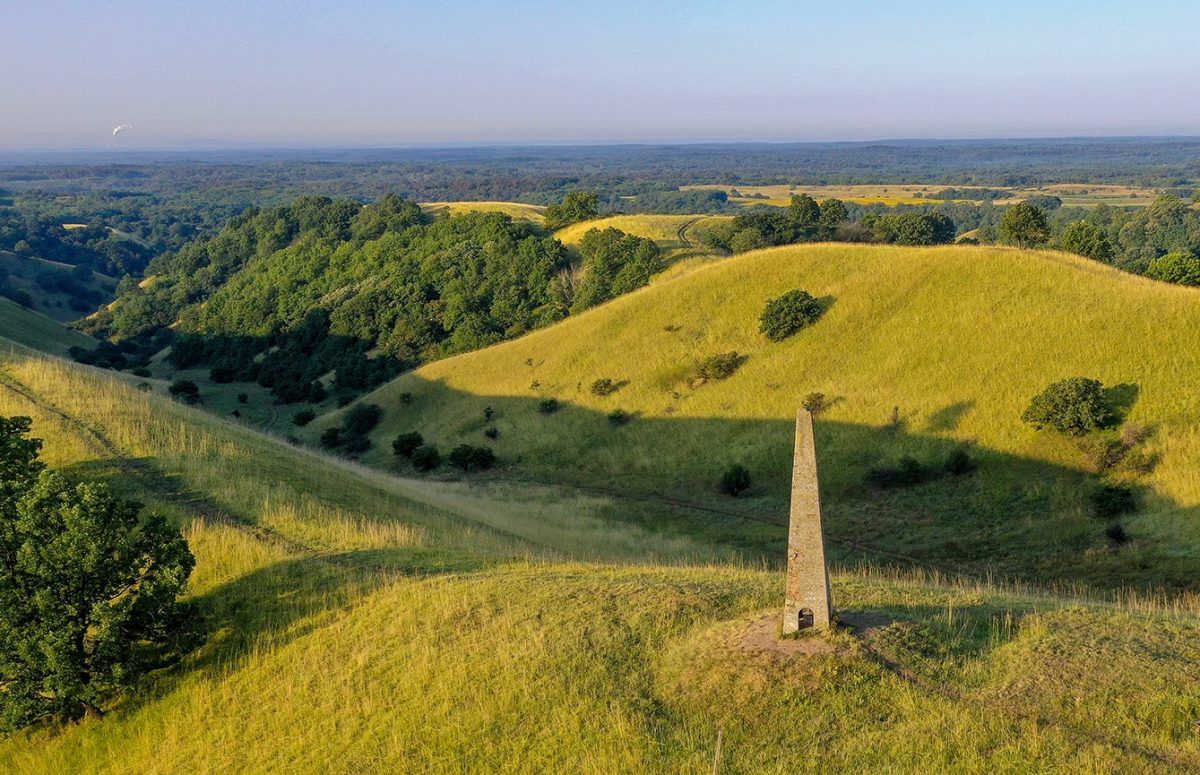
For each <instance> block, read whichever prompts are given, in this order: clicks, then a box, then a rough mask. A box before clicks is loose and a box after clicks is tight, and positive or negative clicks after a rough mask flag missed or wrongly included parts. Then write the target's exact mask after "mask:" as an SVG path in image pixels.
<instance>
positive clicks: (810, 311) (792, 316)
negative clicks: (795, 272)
mask: <svg viewBox="0 0 1200 775" xmlns="http://www.w3.org/2000/svg"><path fill="white" fill-rule="evenodd" d="M819 317H821V302H819V301H817V300H816V299H814V298H813V297H812V294H810V293H809V292H808V291H801V290H794V291H788V292H787V293H785V294H783V295H782V296H780V297H779V298H777V299H771V300H770V301H768V302H767V306H766V307H765V308H764V309H763V312H762V317H760V318H759V329H760V330H761V331H762V333H763V335H764V336H766V337H767V338H768V339H770V340H771V341H772V342H778V341H781V340H783V339H787V338H788V337H789V336H791V335H792V334H794V333H796V332H797V331H799V330H800V329H802V328H804V327H805V326H807V325H809V324H810V323H813V322H814V321H816V319H817V318H819Z"/></svg>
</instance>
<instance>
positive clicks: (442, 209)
mask: <svg viewBox="0 0 1200 775" xmlns="http://www.w3.org/2000/svg"><path fill="white" fill-rule="evenodd" d="M421 209H422V210H424V211H425V212H427V213H449V214H450V215H461V214H462V213H473V212H477V213H503V214H504V215H508V216H510V217H512V218H513V220H524V221H533V222H534V223H541V222H542V211H543V210H545V209H546V208H545V207H542V206H541V205H527V204H522V203H521V202H422V203H421Z"/></svg>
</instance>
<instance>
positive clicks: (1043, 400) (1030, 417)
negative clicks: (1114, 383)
mask: <svg viewBox="0 0 1200 775" xmlns="http://www.w3.org/2000/svg"><path fill="white" fill-rule="evenodd" d="M1021 419H1022V420H1024V421H1025V422H1027V423H1029V424H1030V425H1033V426H1034V427H1035V428H1039V429H1041V428H1053V429H1054V430H1056V431H1058V432H1060V433H1069V434H1072V435H1076V436H1080V435H1083V434H1085V433H1088V432H1090V431H1094V430H1096V429H1097V428H1100V427H1102V426H1103V425H1104V424H1105V423H1106V422H1107V421H1108V409H1107V407H1106V406H1105V403H1104V386H1103V385H1101V384H1100V382H1099V381H1098V380H1094V379H1087V378H1086V377H1071V378H1070V379H1064V380H1062V381H1060V382H1055V383H1054V384H1052V385H1050V386H1049V387H1047V388H1046V389H1045V390H1044V391H1042V392H1041V393H1040V394H1039V395H1037V396H1035V397H1034V399H1033V401H1031V402H1030V404H1029V408H1028V409H1026V410H1025V412H1024V414H1022V415H1021Z"/></svg>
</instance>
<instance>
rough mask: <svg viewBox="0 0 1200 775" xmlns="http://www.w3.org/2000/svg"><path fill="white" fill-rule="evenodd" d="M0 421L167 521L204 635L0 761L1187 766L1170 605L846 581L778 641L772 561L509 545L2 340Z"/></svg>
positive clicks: (70, 767)
mask: <svg viewBox="0 0 1200 775" xmlns="http://www.w3.org/2000/svg"><path fill="white" fill-rule="evenodd" d="M0 413H2V414H5V415H11V414H29V415H31V416H33V417H34V420H35V425H34V429H35V434H36V435H38V436H41V437H44V438H45V439H46V440H47V444H46V457H47V459H48V460H49V461H50V462H51V463H52V464H54V465H57V466H60V467H64V468H66V469H68V470H70V471H72V472H74V473H76V474H79V475H84V476H88V477H99V478H108V479H111V480H113V481H114V483H116V484H117V485H118V486H120V487H122V488H123V489H125V490H127V491H130V492H131V493H132V494H134V495H137V496H138V497H141V498H142V499H143V500H145V501H146V502H147V503H148V504H149V506H150V507H151V508H154V509H157V510H160V511H163V512H166V513H168V514H170V515H171V516H172V517H173V518H175V519H177V520H179V521H180V522H181V523H182V524H183V525H184V529H185V534H186V535H187V537H188V539H189V542H190V543H191V546H192V549H193V551H194V552H195V554H196V556H197V558H198V561H199V562H198V565H197V568H196V572H195V574H194V576H193V584H192V589H191V596H192V597H193V598H194V599H195V600H196V601H197V602H198V603H199V604H200V606H201V608H202V610H203V611H204V612H205V616H206V620H207V622H208V628H209V631H210V633H211V634H210V636H209V639H208V642H207V643H206V644H205V645H204V646H203V647H202V648H201V649H200V650H199V651H197V652H195V653H194V654H193V655H191V656H189V657H188V658H187V659H186V660H185V661H184V662H183V663H182V664H181V665H179V666H177V667H175V668H171V669H168V670H165V671H160V672H159V673H158V674H156V675H155V676H153V677H152V678H151V679H150V680H148V681H147V682H146V684H145V685H144V686H143V687H142V689H141V690H140V691H138V692H137V693H135V694H133V695H131V696H128V697H126V698H124V699H123V701H122V702H121V703H119V704H118V705H117V706H116V707H115V708H113V709H111V711H110V712H109V713H108V714H107V715H106V716H105V717H104V718H103V719H98V720H89V721H85V722H82V723H79V724H76V725H68V726H65V727H61V728H54V727H48V728H44V729H39V730H34V731H32V732H27V733H22V734H18V735H15V736H13V737H11V738H9V739H7V740H4V741H0V757H2V760H3V761H5V762H6V764H7V766H8V767H9V768H11V769H12V770H14V771H19V772H25V773H61V772H81V771H87V772H138V773H172V772H187V773H216V772H231V771H232V772H256V773H257V772H296V771H303V772H333V773H350V772H362V771H382V770H390V771H421V772H495V771H497V770H509V769H522V770H534V771H551V770H553V771H564V770H566V771H587V772H628V771H639V772H664V773H666V772H672V773H673V772H681V771H708V770H709V769H711V768H712V766H713V762H714V758H716V759H717V760H718V762H717V766H718V769H719V771H721V772H784V771H791V770H793V769H794V768H795V767H796V766H797V764H796V762H797V760H796V757H797V755H798V752H801V753H803V752H813V751H818V750H819V751H820V752H821V756H822V760H821V761H822V766H823V767H824V768H825V769H827V770H829V771H834V772H861V771H864V770H876V771H878V770H883V769H886V770H890V771H904V772H918V771H922V772H927V771H930V770H934V771H936V770H944V769H946V768H948V767H954V768H955V769H958V770H960V771H966V772H1025V771H1028V770H1029V769H1030V768H1034V769H1038V770H1040V771H1046V772H1078V771H1149V770H1162V769H1173V768H1174V769H1188V768H1194V767H1197V766H1200V741H1198V739H1197V737H1196V735H1195V734H1194V732H1193V730H1192V721H1193V719H1194V718H1196V716H1197V715H1198V714H1200V694H1197V692H1196V688H1195V687H1196V686H1197V685H1200V673H1197V665H1200V651H1197V645H1196V644H1197V643H1200V624H1198V623H1197V618H1196V610H1195V608H1194V607H1192V606H1190V605H1189V606H1186V607H1178V606H1176V607H1167V608H1164V607H1162V606H1159V605H1155V604H1153V603H1151V602H1145V603H1138V602H1130V603H1121V604H1115V605H1114V604H1102V603H1095V602H1088V601H1087V600H1084V599H1071V598H1064V599H1056V598H1052V597H1047V596H1045V595H1042V594H1037V593H1033V592H1029V591H1022V590H1016V589H1004V588H999V587H994V586H990V585H986V584H985V585H974V584H969V583H965V584H952V583H948V582H945V581H943V580H939V579H934V578H927V577H923V576H921V575H919V574H918V575H905V574H898V573H889V572H877V571H869V570H859V571H843V572H840V573H838V574H836V575H835V577H834V594H835V597H836V600H837V604H838V606H839V610H840V612H841V615H842V617H843V618H844V620H845V621H846V622H848V623H849V624H848V625H847V626H846V627H844V628H843V629H841V630H839V631H838V632H836V633H834V634H832V635H830V636H828V637H827V638H826V639H823V640H812V639H807V640H801V641H791V642H782V643H783V645H774V644H776V643H778V642H777V641H774V639H773V638H772V637H771V636H770V630H771V626H772V625H771V620H772V618H773V616H772V614H771V611H772V610H773V608H774V607H775V606H776V605H777V603H778V599H779V596H780V586H781V578H780V576H779V574H778V573H777V572H774V571H770V570H764V569H761V568H760V569H755V568H747V567H742V566H738V565H731V564H724V563H719V564H713V563H707V564H696V565H664V566H655V565H648V564H645V563H635V564H633V565H627V564H624V563H623V562H621V563H618V562H615V561H613V560H610V561H608V562H602V563H581V562H579V561H576V560H572V559H571V558H572V557H573V556H574V555H573V552H572V550H570V549H569V548H565V546H563V545H558V546H556V545H555V544H556V542H557V539H556V538H555V533H556V529H555V530H548V531H546V532H545V533H544V534H540V535H539V534H538V533H537V532H536V531H537V530H538V527H539V526H540V525H541V524H542V522H541V517H540V515H538V514H536V513H533V514H531V515H530V519H529V520H528V521H527V524H526V527H525V529H526V530H530V531H533V532H531V533H530V535H529V538H527V539H524V538H517V537H515V536H514V535H513V534H511V533H508V532H504V531H498V530H496V529H494V528H490V527H487V526H485V525H482V524H480V523H478V522H475V521H474V520H472V519H471V518H470V516H467V515H464V514H459V513H454V512H451V511H445V510H442V509H438V508H434V507H430V506H428V505H424V504H422V503H420V502H418V501H416V500H413V499H412V498H411V495H410V494H409V493H408V492H406V488H407V485H406V484H405V483H403V482H398V481H395V480H391V479H390V478H388V477H385V476H382V475H380V474H377V473H371V472H368V471H361V470H358V469H356V468H354V467H353V466H349V465H346V464H344V463H339V462H336V461H331V460H329V459H326V458H323V457H321V456H318V455H313V454H311V453H308V452H305V451H302V450H298V449H295V448H291V447H288V446H287V445H285V444H282V443H280V442H278V441H276V440H273V439H270V438H267V437H263V436H260V435H258V434H255V433H252V432H250V431H247V430H244V429H240V428H237V427H235V426H232V425H230V424H227V423H223V422H221V421H219V420H216V419H213V418H211V417H208V416H206V415H204V414H202V413H200V412H198V411H195V410H189V409H186V408H184V407H181V406H178V405H175V404H172V403H170V402H168V401H165V400H163V399H161V398H159V397H157V396H153V395H148V394H145V393H141V392H138V391H136V390H135V389H133V388H132V387H130V386H128V385H127V384H126V383H125V382H124V381H122V380H120V379H118V378H114V377H112V376H109V375H105V374H101V373H98V372H95V371H93V370H90V369H85V368H81V367H78V366H72V365H68V364H63V363H58V362H53V361H48V360H45V359H44V358H42V357H40V356H31V355H28V354H25V353H24V352H22V351H14V352H11V353H9V354H7V355H6V356H5V358H4V362H3V366H2V371H0ZM438 487H439V485H437V484H436V483H428V482H427V483H422V484H421V485H419V488H420V489H423V490H426V491H432V490H436V489H437V488H438ZM456 488H459V486H457V485H451V486H450V488H449V491H455V490H456ZM462 497H469V496H464V495H463V493H462V492H461V491H458V492H457V494H455V495H452V498H462ZM513 518H514V519H518V517H516V516H515V512H514V517H513ZM569 540H571V541H577V540H578V539H577V538H575V539H569ZM617 543H618V544H620V545H621V547H622V548H619V549H618V550H617V553H616V555H614V559H615V557H616V556H623V555H624V554H625V553H626V552H628V543H627V541H626V540H625V539H621V540H619V541H618V542H617ZM613 545H614V544H612V543H611V542H610V535H609V534H604V533H593V534H592V535H591V546H590V549H589V551H593V552H595V551H599V552H600V553H604V552H605V548H606V547H608V546H613ZM764 628H765V629H764ZM764 633H765V635H764ZM789 644H790V645H789ZM497 729H503V730H504V733H503V734H497V733H496V731H497ZM718 741H719V742H718ZM718 749H719V750H720V753H719V754H717V750H718Z"/></svg>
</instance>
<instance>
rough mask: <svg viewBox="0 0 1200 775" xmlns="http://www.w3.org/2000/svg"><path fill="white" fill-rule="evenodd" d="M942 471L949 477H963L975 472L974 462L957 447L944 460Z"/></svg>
mask: <svg viewBox="0 0 1200 775" xmlns="http://www.w3.org/2000/svg"><path fill="white" fill-rule="evenodd" d="M942 470H943V471H945V472H946V473H948V474H950V475H951V476H965V475H966V474H969V473H971V472H972V471H974V470H975V461H974V460H972V459H971V456H970V455H969V454H967V451H966V450H965V449H963V448H962V447H959V448H958V449H956V450H954V451H953V452H951V453H950V456H949V457H947V458H946V462H945V463H944V464H943V465H942Z"/></svg>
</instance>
